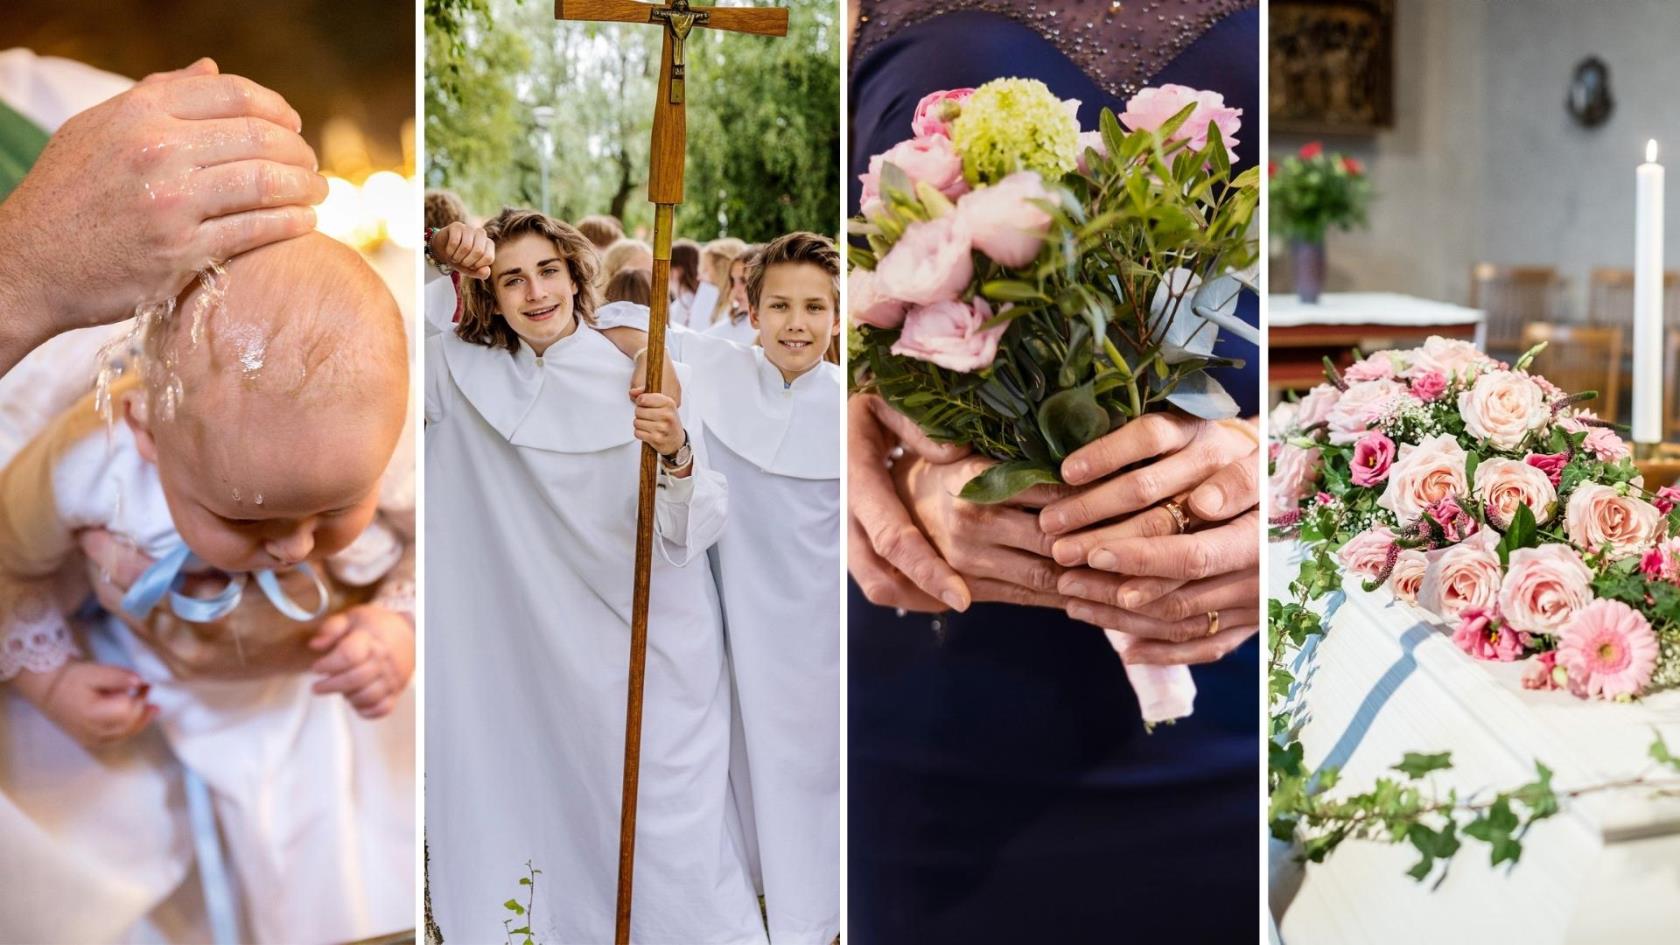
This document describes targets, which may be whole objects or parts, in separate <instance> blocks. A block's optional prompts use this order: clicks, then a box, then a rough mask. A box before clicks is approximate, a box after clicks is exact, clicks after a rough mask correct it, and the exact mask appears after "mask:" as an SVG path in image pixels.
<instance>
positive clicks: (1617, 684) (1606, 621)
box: [1557, 598, 1657, 699]
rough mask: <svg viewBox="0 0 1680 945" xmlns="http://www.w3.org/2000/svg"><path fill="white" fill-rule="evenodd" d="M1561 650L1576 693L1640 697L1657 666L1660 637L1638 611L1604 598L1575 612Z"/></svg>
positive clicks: (1559, 657) (1560, 643)
mask: <svg viewBox="0 0 1680 945" xmlns="http://www.w3.org/2000/svg"><path fill="white" fill-rule="evenodd" d="M1557 654H1558V655H1557V661H1558V665H1560V666H1562V667H1563V668H1564V669H1565V670H1566V671H1567V672H1568V673H1569V688H1570V689H1571V690H1573V691H1574V692H1575V694H1576V695H1578V696H1581V697H1583V698H1585V697H1587V696H1598V697H1600V698H1604V699H1614V698H1616V697H1617V696H1636V695H1638V694H1639V693H1640V691H1641V690H1643V689H1644V688H1645V687H1646V686H1647V685H1649V684H1650V682H1651V673H1652V672H1653V671H1654V670H1655V669H1656V668H1657V635H1656V634H1655V633H1653V632H1652V631H1651V624H1650V622H1649V621H1647V620H1646V619H1645V616H1644V615H1643V614H1641V613H1640V612H1639V611H1637V610H1634V609H1633V608H1632V607H1629V606H1628V605H1626V604H1624V603H1622V602H1621V601H1619V600H1609V599H1605V598H1600V599H1599V600H1595V601H1593V602H1592V603H1590V604H1588V605H1587V606H1585V607H1583V608H1581V609H1580V610H1578V611H1576V612H1575V616H1574V617H1573V618H1571V619H1570V621H1569V625H1568V626H1567V627H1565V628H1564V631H1563V637H1562V639H1561V640H1559V641H1558V650H1557Z"/></svg>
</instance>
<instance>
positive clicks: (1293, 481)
mask: <svg viewBox="0 0 1680 945" xmlns="http://www.w3.org/2000/svg"><path fill="white" fill-rule="evenodd" d="M1318 458H1319V453H1318V450H1316V449H1302V448H1301V447H1299V446H1294V445H1292V444H1289V443H1285V444H1283V446H1282V448H1281V449H1279V450H1278V454H1277V458H1276V459H1275V460H1274V461H1273V463H1272V475H1271V478H1270V479H1269V480H1268V481H1267V483H1266V489H1267V493H1268V495H1269V496H1270V498H1269V499H1268V501H1269V503H1270V505H1271V509H1272V512H1273V513H1274V515H1275V514H1276V513H1279V512H1285V511H1288V510H1290V509H1293V508H1295V507H1296V506H1297V505H1299V504H1300V503H1301V500H1302V499H1305V498H1306V497H1307V496H1308V495H1311V494H1312V484H1313V481H1314V480H1315V479H1317V478H1318Z"/></svg>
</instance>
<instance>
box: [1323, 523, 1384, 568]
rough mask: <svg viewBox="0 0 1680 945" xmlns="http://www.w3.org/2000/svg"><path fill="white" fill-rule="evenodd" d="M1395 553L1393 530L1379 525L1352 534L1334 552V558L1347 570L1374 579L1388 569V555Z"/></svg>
mask: <svg viewBox="0 0 1680 945" xmlns="http://www.w3.org/2000/svg"><path fill="white" fill-rule="evenodd" d="M1395 553H1396V550H1395V548H1394V532H1393V531H1392V530H1391V529H1388V528H1384V527H1379V528H1373V529H1371V530H1370V531H1368V532H1360V533H1359V534H1358V535H1355V536H1353V538H1352V539H1351V540H1349V541H1348V543H1347V544H1345V545H1343V546H1342V548H1341V550H1340V551H1338V552H1337V553H1336V559H1337V560H1338V561H1340V562H1341V563H1342V565H1343V566H1344V567H1346V568H1347V569H1348V570H1349V571H1352V572H1353V573H1355V574H1363V575H1364V576H1366V577H1368V578H1373V579H1374V578H1380V577H1382V576H1383V572H1384V571H1386V570H1388V558H1389V555H1391V554H1395Z"/></svg>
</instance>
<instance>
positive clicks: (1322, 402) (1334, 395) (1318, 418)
mask: <svg viewBox="0 0 1680 945" xmlns="http://www.w3.org/2000/svg"><path fill="white" fill-rule="evenodd" d="M1341 397H1342V392H1341V391H1340V390H1337V389H1336V388H1335V387H1334V386H1332V385H1330V384H1320V385H1318V386H1317V387H1314V388H1313V389H1312V390H1309V391H1307V396H1305V397H1302V398H1301V409H1300V410H1299V411H1298V412H1297V413H1296V414H1295V425H1296V427H1297V428H1298V429H1301V430H1305V429H1307V428H1308V427H1311V426H1315V425H1317V424H1320V423H1325V422H1327V421H1328V420H1329V419H1330V411H1331V409H1332V408H1334V407H1335V406H1336V401H1338V400H1340V399H1341Z"/></svg>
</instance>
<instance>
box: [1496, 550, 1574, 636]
mask: <svg viewBox="0 0 1680 945" xmlns="http://www.w3.org/2000/svg"><path fill="white" fill-rule="evenodd" d="M1592 599H1593V593H1592V571H1590V570H1588V569H1587V565H1586V563H1585V562H1583V561H1582V560H1581V556H1580V555H1579V554H1576V552H1575V549H1573V548H1571V547H1569V546H1568V545H1558V544H1551V545H1541V546H1540V547H1538V548H1518V549H1517V550H1516V551H1513V552H1511V560H1510V568H1509V569H1508V570H1507V571H1506V572H1505V580H1504V582H1502V583H1501V584H1500V586H1499V613H1500V614H1501V615H1502V616H1503V617H1504V618H1505V622H1506V623H1508V624H1510V625H1511V626H1512V627H1514V628H1516V629H1518V630H1521V631H1523V632H1525V633H1539V634H1545V635H1547V636H1553V635H1556V634H1558V633H1560V632H1562V630H1563V628H1564V626H1565V625H1566V624H1567V623H1568V622H1569V619H1570V618H1571V617H1573V616H1574V615H1575V612H1576V611H1578V610H1580V609H1581V608H1582V607H1585V606H1587V604H1589V603H1591V602H1592Z"/></svg>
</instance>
